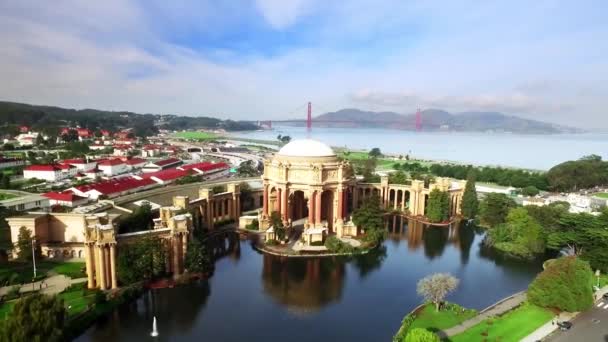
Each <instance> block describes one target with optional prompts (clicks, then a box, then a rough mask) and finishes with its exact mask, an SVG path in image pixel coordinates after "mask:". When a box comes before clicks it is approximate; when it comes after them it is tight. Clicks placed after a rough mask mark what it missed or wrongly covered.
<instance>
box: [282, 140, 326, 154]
mask: <svg viewBox="0 0 608 342" xmlns="http://www.w3.org/2000/svg"><path fill="white" fill-rule="evenodd" d="M277 155H279V156H284V157H333V156H335V155H336V153H334V151H333V150H332V149H331V147H329V146H327V145H325V144H324V143H322V142H320V141H317V140H312V139H299V140H294V141H292V142H290V143H288V144H287V145H285V146H283V147H282V148H281V149H280V150H279V152H278V153H277Z"/></svg>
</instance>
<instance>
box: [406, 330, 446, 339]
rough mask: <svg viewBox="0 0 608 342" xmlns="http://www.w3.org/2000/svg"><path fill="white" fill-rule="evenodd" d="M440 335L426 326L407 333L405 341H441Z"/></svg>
mask: <svg viewBox="0 0 608 342" xmlns="http://www.w3.org/2000/svg"><path fill="white" fill-rule="evenodd" d="M439 341H441V340H440V339H439V336H437V335H435V334H434V333H433V332H431V331H428V330H426V329H424V328H413V329H410V330H409V331H408V332H407V335H405V342H439Z"/></svg>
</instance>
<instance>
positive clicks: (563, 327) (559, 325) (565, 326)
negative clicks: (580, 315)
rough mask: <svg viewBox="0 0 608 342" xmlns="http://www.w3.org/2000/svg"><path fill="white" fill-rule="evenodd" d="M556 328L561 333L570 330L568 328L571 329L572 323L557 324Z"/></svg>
mask: <svg viewBox="0 0 608 342" xmlns="http://www.w3.org/2000/svg"><path fill="white" fill-rule="evenodd" d="M557 326H558V327H559V330H562V331H566V330H570V328H572V322H569V321H563V322H557Z"/></svg>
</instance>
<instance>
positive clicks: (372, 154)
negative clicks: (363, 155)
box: [369, 147, 382, 158]
mask: <svg viewBox="0 0 608 342" xmlns="http://www.w3.org/2000/svg"><path fill="white" fill-rule="evenodd" d="M369 156H370V157H372V158H380V157H382V152H381V151H380V149H379V148H378V147H374V148H372V149H371V150H370V151H369Z"/></svg>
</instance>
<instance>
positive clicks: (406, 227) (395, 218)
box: [385, 215, 462, 250]
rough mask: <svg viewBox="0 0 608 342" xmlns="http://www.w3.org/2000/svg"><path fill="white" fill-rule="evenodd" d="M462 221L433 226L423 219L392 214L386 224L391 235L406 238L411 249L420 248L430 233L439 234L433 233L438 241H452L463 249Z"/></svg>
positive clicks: (395, 237) (442, 242)
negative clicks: (461, 238) (461, 237)
mask: <svg viewBox="0 0 608 342" xmlns="http://www.w3.org/2000/svg"><path fill="white" fill-rule="evenodd" d="M461 223H462V222H461V221H460V220H456V221H454V222H453V223H451V224H449V225H447V226H431V225H428V224H425V223H423V222H422V221H418V220H415V219H407V217H404V216H402V215H391V216H388V217H387V219H386V223H385V225H386V229H387V231H388V233H389V236H390V237H391V238H393V239H402V238H405V239H406V240H407V246H408V249H410V250H416V249H418V248H420V246H422V245H423V244H424V243H425V239H426V238H427V237H428V236H429V234H431V235H433V234H434V235H437V236H434V235H433V236H434V238H435V240H436V241H435V242H437V243H440V244H445V243H450V244H453V245H454V246H456V247H457V248H459V249H462V243H461V241H460V230H461V229H462V225H461Z"/></svg>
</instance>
